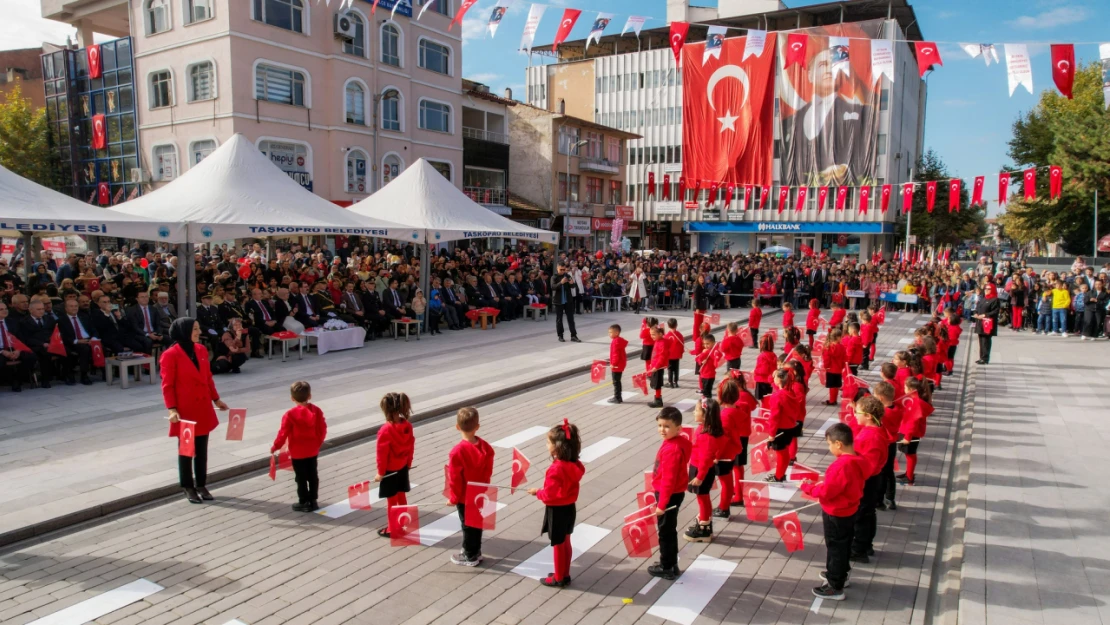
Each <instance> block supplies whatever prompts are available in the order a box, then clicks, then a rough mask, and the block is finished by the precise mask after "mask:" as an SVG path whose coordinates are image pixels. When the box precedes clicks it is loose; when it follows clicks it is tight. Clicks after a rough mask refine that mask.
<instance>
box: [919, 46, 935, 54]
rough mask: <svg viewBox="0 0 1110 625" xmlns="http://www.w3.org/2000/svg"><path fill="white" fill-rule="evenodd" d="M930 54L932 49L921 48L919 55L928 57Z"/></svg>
mask: <svg viewBox="0 0 1110 625" xmlns="http://www.w3.org/2000/svg"><path fill="white" fill-rule="evenodd" d="M932 53H933V49H932V48H930V47H926V48H921V54H923V55H925V56H929V55H930V54H932Z"/></svg>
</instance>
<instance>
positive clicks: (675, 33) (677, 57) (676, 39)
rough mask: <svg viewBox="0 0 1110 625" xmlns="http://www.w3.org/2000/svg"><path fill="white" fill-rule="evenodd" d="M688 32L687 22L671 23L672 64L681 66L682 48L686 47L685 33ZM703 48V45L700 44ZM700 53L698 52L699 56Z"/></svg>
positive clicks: (688, 25)
mask: <svg viewBox="0 0 1110 625" xmlns="http://www.w3.org/2000/svg"><path fill="white" fill-rule="evenodd" d="M688 32H690V24H689V23H687V22H671V39H670V41H671V52H673V53H674V62H675V64H676V65H681V64H682V63H681V59H682V48H683V46H685V45H686V33H688ZM702 47H703V48H704V47H705V44H702ZM700 53H701V51H699V54H700Z"/></svg>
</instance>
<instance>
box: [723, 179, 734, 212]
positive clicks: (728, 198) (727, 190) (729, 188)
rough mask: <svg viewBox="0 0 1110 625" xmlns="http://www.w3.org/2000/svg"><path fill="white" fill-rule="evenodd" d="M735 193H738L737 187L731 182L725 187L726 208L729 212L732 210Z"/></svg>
mask: <svg viewBox="0 0 1110 625" xmlns="http://www.w3.org/2000/svg"><path fill="white" fill-rule="evenodd" d="M734 193H736V185H735V184H733V183H731V182H730V183H728V185H727V186H725V208H726V209H727V210H731V209H732V195H733V194H734Z"/></svg>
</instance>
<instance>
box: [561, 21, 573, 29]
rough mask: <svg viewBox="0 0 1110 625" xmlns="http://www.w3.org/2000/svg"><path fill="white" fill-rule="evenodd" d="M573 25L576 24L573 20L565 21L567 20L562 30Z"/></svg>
mask: <svg viewBox="0 0 1110 625" xmlns="http://www.w3.org/2000/svg"><path fill="white" fill-rule="evenodd" d="M572 24H574V22H573V21H572V20H570V19H565V20H563V25H562V28H566V27H567V26H570V25H572Z"/></svg>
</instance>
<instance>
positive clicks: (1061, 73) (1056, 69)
mask: <svg viewBox="0 0 1110 625" xmlns="http://www.w3.org/2000/svg"><path fill="white" fill-rule="evenodd" d="M1052 81H1053V82H1055V83H1056V88H1057V89H1059V90H1060V93H1062V94H1064V95H1065V96H1067V98H1068V99H1069V100H1070V99H1072V86H1073V85H1074V84H1075V45H1074V44H1071V43H1060V44H1052Z"/></svg>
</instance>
